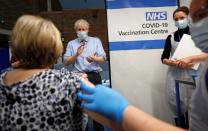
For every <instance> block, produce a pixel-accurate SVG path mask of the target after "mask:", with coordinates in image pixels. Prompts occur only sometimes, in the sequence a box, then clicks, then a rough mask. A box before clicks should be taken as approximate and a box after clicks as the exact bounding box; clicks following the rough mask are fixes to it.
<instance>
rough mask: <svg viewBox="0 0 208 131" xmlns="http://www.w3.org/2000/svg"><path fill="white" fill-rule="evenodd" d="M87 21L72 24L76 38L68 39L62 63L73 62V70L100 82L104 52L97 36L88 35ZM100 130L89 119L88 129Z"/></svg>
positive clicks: (98, 126) (90, 79) (95, 81)
mask: <svg viewBox="0 0 208 131" xmlns="http://www.w3.org/2000/svg"><path fill="white" fill-rule="evenodd" d="M89 27H90V25H89V23H88V22H87V21H86V20H84V19H79V20H77V21H76V22H75V24H74V29H75V31H76V33H77V37H78V38H76V39H74V40H72V41H70V42H69V43H68V45H67V48H66V52H65V54H64V64H65V65H69V64H73V66H74V71H77V72H82V73H86V74H87V76H88V80H89V81H90V82H92V83H93V84H95V85H97V84H102V80H101V76H100V73H99V72H100V71H102V68H101V67H100V66H99V63H101V62H104V60H105V59H106V54H105V51H104V49H103V46H102V43H101V41H100V39H99V38H95V37H90V36H88V32H89ZM92 128H93V130H95V131H102V130H104V129H103V126H102V125H100V124H99V123H97V122H95V121H93V122H92V120H91V119H89V122H88V129H90V130H91V129H92Z"/></svg>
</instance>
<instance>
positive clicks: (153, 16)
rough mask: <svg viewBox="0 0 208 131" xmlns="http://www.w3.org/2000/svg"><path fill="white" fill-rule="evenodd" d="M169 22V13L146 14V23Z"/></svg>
mask: <svg viewBox="0 0 208 131" xmlns="http://www.w3.org/2000/svg"><path fill="white" fill-rule="evenodd" d="M156 20H167V12H166V11H162V12H146V21H156Z"/></svg>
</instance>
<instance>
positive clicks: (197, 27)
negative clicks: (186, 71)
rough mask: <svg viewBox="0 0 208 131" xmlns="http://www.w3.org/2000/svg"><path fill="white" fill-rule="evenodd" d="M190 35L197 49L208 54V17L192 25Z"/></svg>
mask: <svg viewBox="0 0 208 131" xmlns="http://www.w3.org/2000/svg"><path fill="white" fill-rule="evenodd" d="M190 33H191V37H192V39H193V41H194V42H195V45H196V47H198V48H199V49H201V50H202V51H203V52H206V53H208V17H206V18H204V19H202V20H200V21H198V22H196V23H191V24H190Z"/></svg>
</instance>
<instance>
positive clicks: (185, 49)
mask: <svg viewBox="0 0 208 131" xmlns="http://www.w3.org/2000/svg"><path fill="white" fill-rule="evenodd" d="M199 54H202V51H201V50H200V49H198V48H197V47H196V46H195V44H194V42H193V40H192V39H191V36H190V35H187V34H184V35H183V37H182V38H181V41H180V43H179V45H178V47H177V48H176V50H175V52H174V54H173V56H172V58H171V59H172V60H175V61H179V62H178V65H177V66H178V67H181V68H192V69H194V70H197V69H198V67H199V64H200V63H199V62H197V63H195V62H194V63H192V56H194V55H199Z"/></svg>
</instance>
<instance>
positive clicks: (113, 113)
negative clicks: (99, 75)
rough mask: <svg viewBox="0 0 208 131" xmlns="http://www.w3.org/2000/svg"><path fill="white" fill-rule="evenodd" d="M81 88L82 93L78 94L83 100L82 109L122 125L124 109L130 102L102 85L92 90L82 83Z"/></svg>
mask: <svg viewBox="0 0 208 131" xmlns="http://www.w3.org/2000/svg"><path fill="white" fill-rule="evenodd" d="M80 88H81V90H82V92H79V93H78V97H79V99H80V100H82V103H81V108H83V109H87V110H90V111H94V112H97V113H99V114H100V115H103V116H105V117H106V118H108V119H110V120H113V121H115V122H117V123H118V124H121V122H122V119H123V113H124V109H125V108H126V107H127V106H128V102H127V100H126V99H125V98H124V97H123V96H121V95H120V94H119V93H118V92H116V91H114V90H112V89H111V88H108V87H105V86H102V85H96V86H95V88H91V87H89V86H87V85H86V84H84V83H81V87H80Z"/></svg>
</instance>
